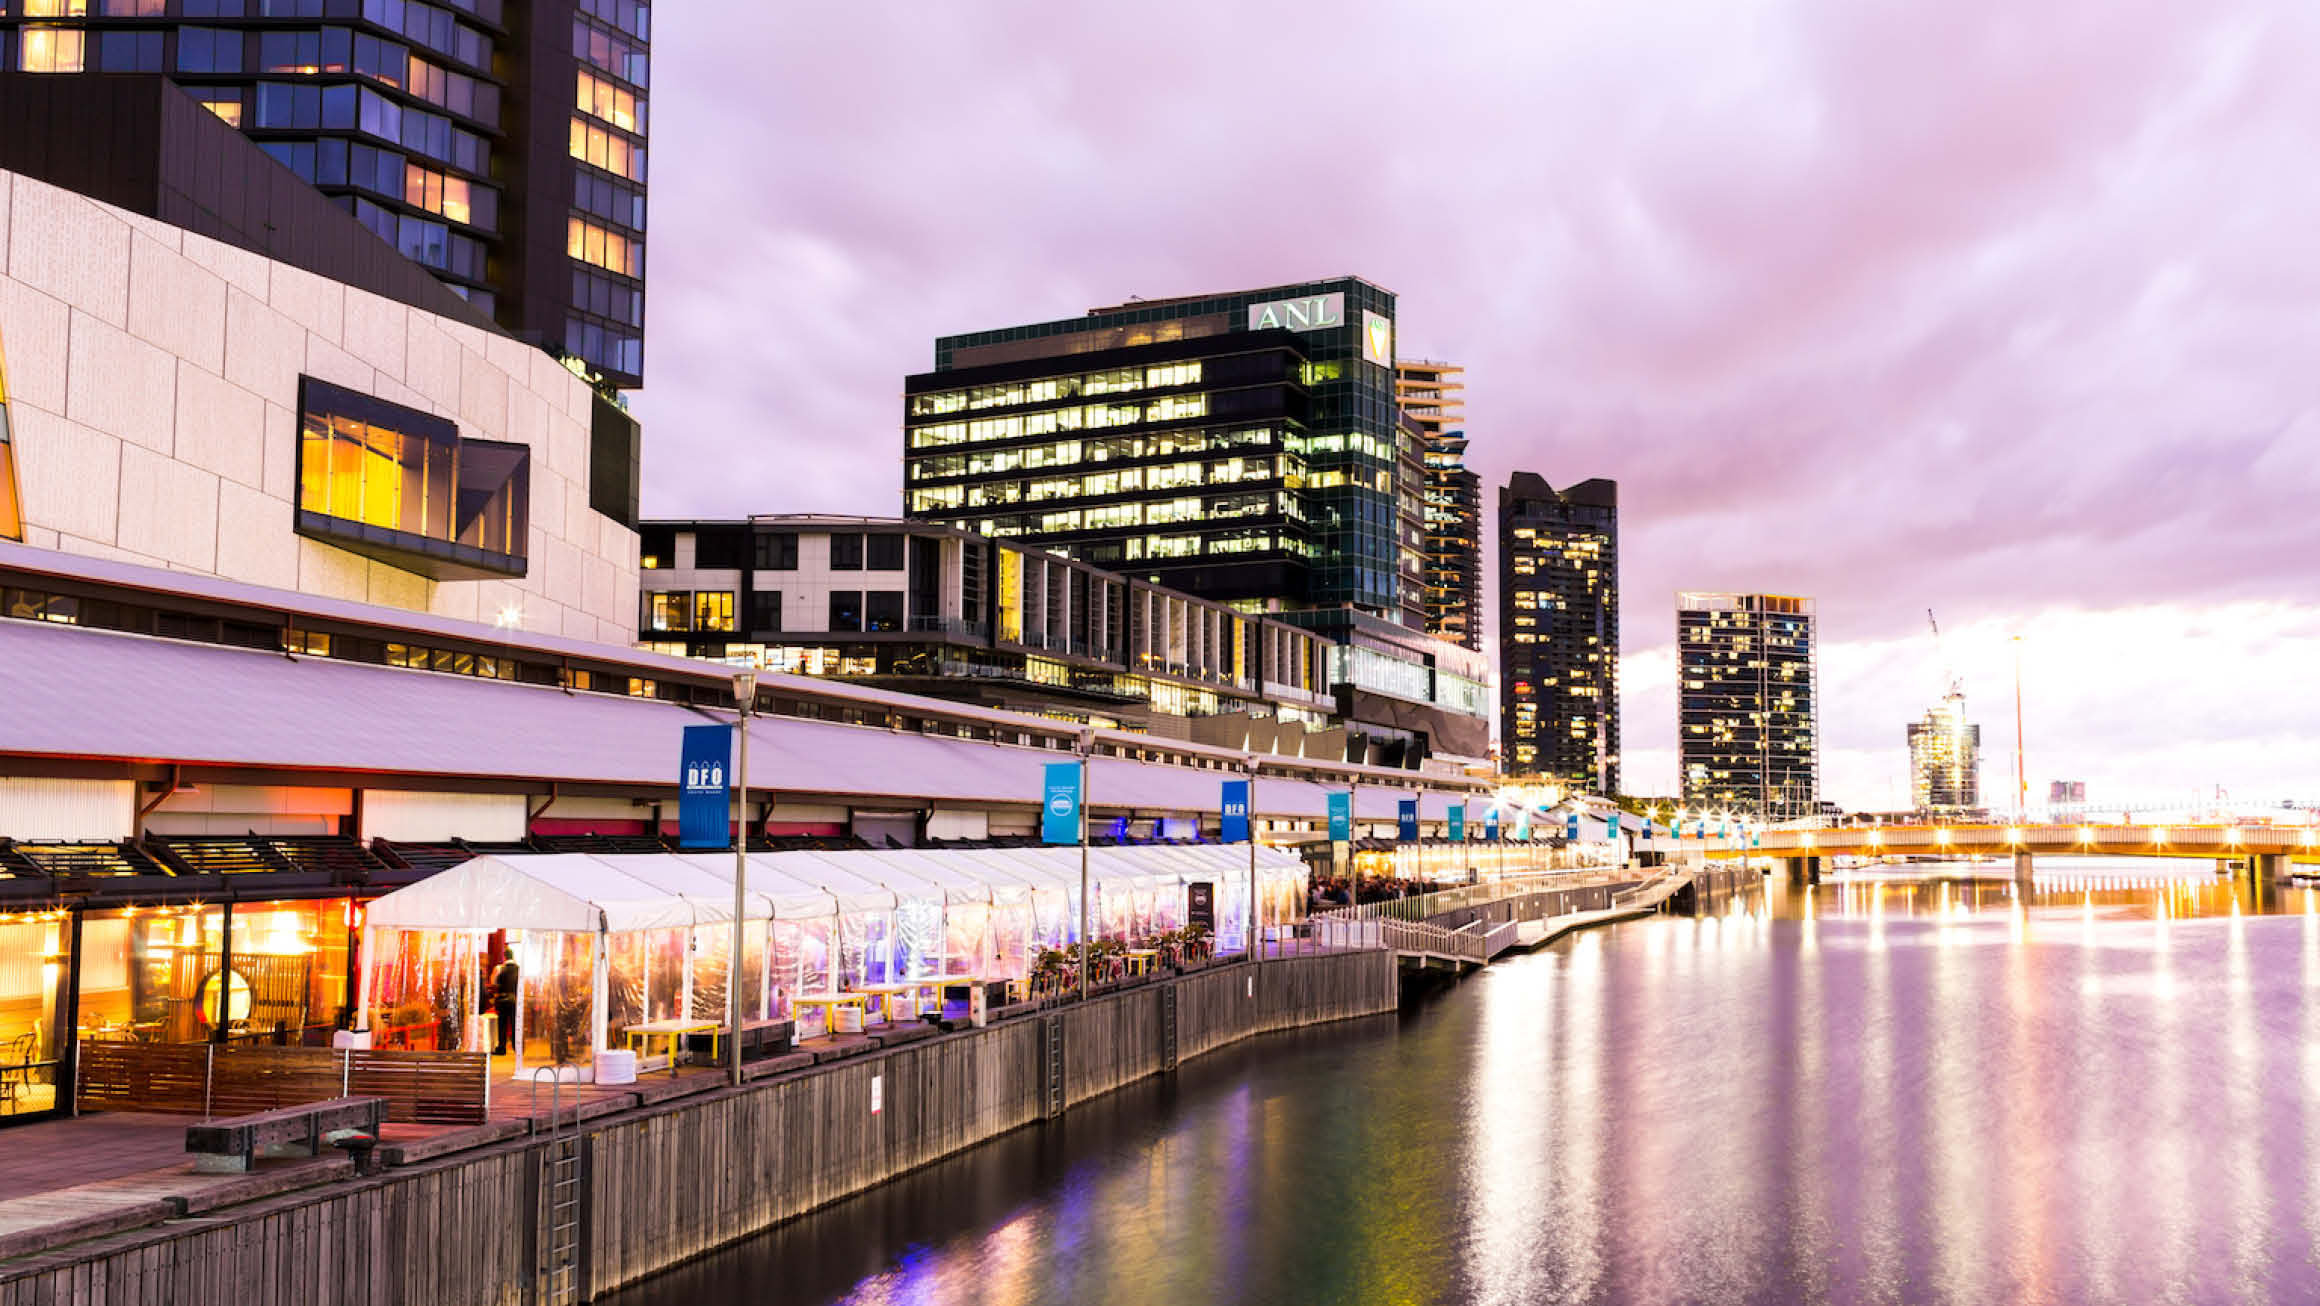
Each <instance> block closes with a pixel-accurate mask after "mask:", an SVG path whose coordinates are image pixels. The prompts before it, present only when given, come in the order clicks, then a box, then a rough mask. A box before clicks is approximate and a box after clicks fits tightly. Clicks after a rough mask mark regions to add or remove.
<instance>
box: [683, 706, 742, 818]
mask: <svg viewBox="0 0 2320 1306" xmlns="http://www.w3.org/2000/svg"><path fill="white" fill-rule="evenodd" d="M732 765H733V727H731V726H686V727H685V742H684V749H683V757H682V760H681V761H680V762H679V763H678V766H677V846H678V847H679V848H730V847H732V846H733V788H732V785H731V784H729V783H728V779H727V772H728V769H729V768H730V767H731V766H732Z"/></svg>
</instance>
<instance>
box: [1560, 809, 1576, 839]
mask: <svg viewBox="0 0 2320 1306" xmlns="http://www.w3.org/2000/svg"><path fill="white" fill-rule="evenodd" d="M1563 837H1564V838H1565V839H1568V840H1570V841H1571V842H1572V843H1577V842H1579V814H1578V813H1577V812H1571V813H1569V814H1567V815H1565V816H1564V817H1563Z"/></svg>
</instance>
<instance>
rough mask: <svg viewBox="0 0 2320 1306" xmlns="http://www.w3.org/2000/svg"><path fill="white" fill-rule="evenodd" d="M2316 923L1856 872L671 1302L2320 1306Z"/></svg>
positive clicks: (1039, 1132) (2086, 879) (1192, 1082)
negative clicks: (2312, 1305) (2213, 1305)
mask: <svg viewBox="0 0 2320 1306" xmlns="http://www.w3.org/2000/svg"><path fill="white" fill-rule="evenodd" d="M2316 986H2320V914H2315V909H2314V904H2313V894H2312V892H2311V891H2309V890H2303V889H2284V890H2270V889H2251V888H2249V886H2247V885H2245V884H2244V883H2242V884H2238V885H2234V884H2233V883H2232V882H2231V881H2229V880H2228V879H2224V878H2221V877H2216V876H2214V875H2212V874H2211V873H2209V872H2208V869H2207V868H2205V867H2195V868H2193V873H2190V874H2169V873H2163V868H2161V869H2160V870H2159V871H2158V872H2155V868H2153V867H2152V866H2150V865H2148V864H2134V863H2130V864H2128V865H2125V866H2115V867H2114V866H2108V865H2101V864H2093V863H2092V862H2090V863H2088V864H2082V865H2079V866H2076V867H2070V868H2067V869H2066V868H2065V866H2064V865H2062V864H2061V863H2060V862H2059V859H2057V861H2056V862H2054V863H2043V862H2042V864H2041V867H2040V876H2039V878H2038V880H2037V882H2036V883H2035V884H2034V885H2032V886H2030V887H2029V888H2027V889H2018V888H2017V887H2016V886H2015V885H2014V884H2013V883H2012V881H2011V879H2010V877H2008V878H2003V879H1987V880H1959V879H1950V880H1947V881H1944V880H1942V879H1940V878H1938V877H1936V876H1932V875H1927V874H1925V873H1923V872H1916V873H1912V874H1910V875H1908V876H1904V877H1894V876H1876V877H1872V876H1852V875H1846V876H1839V877H1835V878H1833V879H1832V880H1830V881H1828V882H1826V883H1823V884H1821V885H1820V886H1818V887H1816V888H1813V889H1810V890H1806V889H1791V888H1789V887H1788V886H1786V885H1785V884H1783V883H1779V882H1777V881H1775V882H1772V883H1771V884H1769V886H1768V888H1767V890H1766V891H1765V893H1764V894H1763V895H1762V896H1760V897H1752V898H1747V899H1740V900H1735V901H1728V902H1718V903H1712V904H1709V905H1708V909H1707V914H1706V915H1704V916H1702V917H1699V918H1659V919H1655V920H1651V921H1645V922H1637V923H1634V924H1630V925H1622V926H1618V927H1616V928H1614V929H1611V930H1606V931H1598V932H1595V933H1592V934H1586V935H1580V936H1577V937H1574V938H1572V939H1569V940H1566V941H1564V942H1562V943H1560V944H1557V945H1556V946H1555V947H1553V948H1550V949H1547V950H1545V951H1542V952H1540V953H1538V954H1536V955H1534V956H1531V957H1527V958H1520V959H1517V960H1515V961H1512V962H1509V963H1506V964H1503V965H1500V966H1496V967H1493V968H1492V969H1491V970H1489V971H1487V972H1485V973H1484V974H1482V975H1480V976H1478V977H1476V978H1474V979H1472V980H1470V981H1468V982H1467V983H1465V984H1463V985H1461V986H1459V987H1458V988H1456V989H1453V990H1450V991H1448V992H1445V993H1441V994H1438V995H1435V996H1433V997H1430V998H1427V999H1423V1000H1419V1001H1416V1002H1414V1003H1413V1004H1412V1005H1411V1007H1410V1009H1409V1010H1407V1011H1406V1012H1405V1013H1404V1015H1403V1016H1402V1017H1400V1018H1398V1019H1397V1018H1381V1019H1377V1020H1372V1021H1366V1022H1359V1023H1356V1024H1352V1025H1348V1026H1344V1027H1340V1028H1337V1029H1331V1030H1322V1031H1308V1032H1305V1033H1301V1034H1293V1035H1284V1036H1278V1037H1275V1038H1272V1039H1269V1040H1265V1041H1262V1042H1258V1043H1253V1044H1244V1045H1242V1046H1241V1047H1239V1048H1236V1049H1233V1050H1230V1051H1227V1052H1225V1053H1222V1054H1219V1055H1217V1056H1215V1057H1211V1058H1205V1059H1203V1060H1201V1061H1198V1062H1194V1063H1191V1064H1190V1065H1188V1066H1187V1067H1186V1068H1185V1070H1184V1071H1182V1072H1181V1073H1180V1074H1179V1075H1178V1076H1177V1077H1176V1078H1175V1079H1174V1080H1172V1081H1168V1082H1165V1083H1160V1082H1154V1083H1148V1084H1145V1085H1140V1086H1135V1087H1131V1088H1130V1089H1128V1090H1125V1091H1123V1092H1121V1093H1117V1094H1113V1095H1111V1096H1109V1097H1107V1098H1104V1099H1101V1100H1099V1101H1098V1102H1096V1103H1094V1104H1092V1105H1091V1106H1089V1107H1086V1108H1082V1109H1080V1110H1077V1111H1075V1112H1073V1113H1072V1115H1071V1116H1070V1117H1069V1118H1068V1119H1067V1120H1066V1121H1065V1122H1064V1123H1063V1124H1061V1125H1059V1126H1046V1127H1042V1128H1036V1129H1031V1130H1026V1131H1022V1132H1019V1133H1017V1134H1014V1135H1010V1136H1009V1137H1007V1138H1004V1139H1001V1140H999V1141H997V1142H996V1143H993V1144H991V1145H988V1146H986V1147H983V1148H980V1149H977V1150H976V1151H974V1152H972V1153H970V1154H968V1155H966V1156H963V1157H959V1158H955V1159H954V1160H952V1161H950V1162H946V1163H943V1164H941V1165H938V1166H935V1167H932V1168H930V1169H928V1170H926V1171H924V1172H921V1173H919V1174H917V1175H914V1176H912V1177H909V1178H907V1179H905V1180H903V1181H901V1182H898V1183H895V1184H892V1185H888V1186H887V1187H885V1188H882V1189H879V1190H876V1191H874V1192H872V1193H870V1194H866V1195H864V1196H863V1197H861V1198H857V1199H855V1200H853V1201H850V1202H847V1203H844V1204H841V1205H840V1206H837V1207H833V1208H831V1209H829V1210H827V1211H824V1212H822V1213H820V1214H817V1215H814V1216H810V1217H808V1218H806V1219H803V1220H800V1221H796V1222H794V1223H792V1224H790V1225H788V1226H785V1227H783V1228H781V1229H778V1230H775V1231H773V1232H772V1233H770V1234H768V1235H766V1236H764V1237H762V1238H760V1239H758V1240H755V1241H753V1242H751V1243H749V1244H746V1245H744V1246H742V1247H739V1248H735V1249H733V1250H730V1251H728V1252H726V1253H722V1254H720V1255H717V1256H714V1257H712V1258H709V1259H708V1260H705V1261H702V1262H700V1263H698V1264H695V1265H692V1266H688V1267H685V1268H683V1269H681V1270H679V1271H677V1272H675V1273H672V1274H670V1275H668V1276H665V1277H664V1278H662V1279H660V1280H658V1281H656V1282H654V1283H653V1284H650V1285H646V1286H644V1287H643V1288H640V1289H639V1290H637V1291H635V1292H633V1293H631V1294H630V1295H628V1296H626V1297H624V1298H623V1299H622V1301H623V1303H624V1306H675V1303H679V1302H684V1303H715V1304H720V1306H721V1304H723V1303H735V1304H739V1303H760V1302H766V1303H771V1302H806V1303H822V1302H848V1303H871V1302H892V1303H920V1302H926V1303H934V1302H940V1303H954V1302H955V1303H971V1304H977V1306H981V1304H989V1306H1031V1304H1033V1303H1063V1302H1104V1303H1113V1304H1126V1303H1143V1302H1155V1303H1159V1302H1165V1303H1171V1304H1172V1306H1173V1304H1175V1303H1184V1302H1195V1301H1219V1302H1434V1301H1441V1302H1478V1303H1518V1302H1519V1303H1529V1302H1619V1301H1679V1300H1680V1301H1709V1302H1718V1301H1761V1302H1787V1301H1837V1302H1854V1301H1863V1302H1895V1303H1901V1302H1926V1301H1960V1302H1964V1301H1973V1302H1979V1301H2021V1302H2076V1301H2090V1300H2110V1301H2222V1300H2234V1301H2261V1300H2274V1301H2305V1300H2314V1299H2320V1268H2316V1266H2315V1260H2314V1255H2313V1249H2314V1247H2315V1246H2316V1245H2320V1179H2316V1178H2315V1176H2320V992H2316V991H2315V988H2316Z"/></svg>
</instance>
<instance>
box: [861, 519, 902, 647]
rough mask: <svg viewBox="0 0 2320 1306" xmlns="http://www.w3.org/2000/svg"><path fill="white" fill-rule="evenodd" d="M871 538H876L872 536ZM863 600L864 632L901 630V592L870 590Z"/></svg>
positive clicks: (893, 536)
mask: <svg viewBox="0 0 2320 1306" xmlns="http://www.w3.org/2000/svg"><path fill="white" fill-rule="evenodd" d="M872 538H876V537H875V536H873V537H872ZM886 538H888V539H894V540H899V539H901V538H902V537H901V536H899V535H889V536H887V537H886ZM863 599H864V602H865V604H866V606H865V607H864V609H863V616H864V621H863V625H862V628H863V629H864V630H900V629H902V591H901V590H872V591H870V592H869V593H868V594H866V595H864V596H863Z"/></svg>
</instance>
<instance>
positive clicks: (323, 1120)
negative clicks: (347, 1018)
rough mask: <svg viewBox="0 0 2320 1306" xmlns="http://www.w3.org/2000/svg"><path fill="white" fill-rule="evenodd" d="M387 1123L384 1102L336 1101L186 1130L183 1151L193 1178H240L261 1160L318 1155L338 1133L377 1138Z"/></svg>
mask: <svg viewBox="0 0 2320 1306" xmlns="http://www.w3.org/2000/svg"><path fill="white" fill-rule="evenodd" d="M386 1119H387V1100H386V1099H385V1098H383V1097H337V1098H332V1099H330V1100H329V1101H326V1102H306V1103H302V1104H300V1105H298V1106H286V1107H282V1108H280V1109H279V1110H274V1111H260V1112H257V1113H255V1114H252V1115H246V1116H233V1117H230V1118H228V1119H224V1120H205V1121H203V1122H202V1123H200V1124H198V1125H187V1126H186V1127H185V1150H186V1151H188V1152H191V1153H192V1154H193V1168H194V1170H195V1171H196V1172H197V1173H200V1174H240V1173H243V1172H244V1171H247V1170H248V1169H249V1168H250V1164H251V1162H253V1161H255V1160H257V1159H258V1158H259V1157H262V1156H296V1155H299V1154H301V1153H303V1154H304V1155H306V1156H320V1155H322V1145H323V1144H324V1143H325V1142H327V1141H329V1137H330V1135H331V1134H333V1133H335V1132H337V1131H339V1130H342V1129H353V1130H359V1131H361V1132H364V1133H368V1134H370V1135H371V1136H372V1137H374V1138H375V1137H377V1136H378V1132H379V1126H380V1125H382V1124H384V1123H386Z"/></svg>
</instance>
